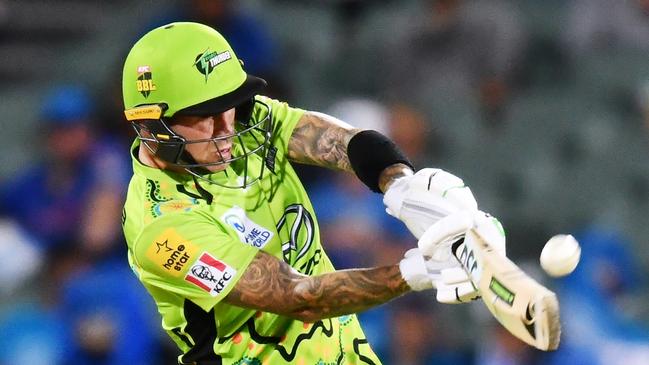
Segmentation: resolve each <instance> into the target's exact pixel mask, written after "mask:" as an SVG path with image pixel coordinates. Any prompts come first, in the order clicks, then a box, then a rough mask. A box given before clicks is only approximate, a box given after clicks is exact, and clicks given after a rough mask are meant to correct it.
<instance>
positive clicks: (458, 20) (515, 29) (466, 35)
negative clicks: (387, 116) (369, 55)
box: [384, 0, 525, 124]
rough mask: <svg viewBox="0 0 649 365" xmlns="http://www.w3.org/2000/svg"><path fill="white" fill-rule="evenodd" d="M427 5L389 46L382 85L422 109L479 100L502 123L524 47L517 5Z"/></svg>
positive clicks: (439, 0) (455, 0)
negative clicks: (405, 34)
mask: <svg viewBox="0 0 649 365" xmlns="http://www.w3.org/2000/svg"><path fill="white" fill-rule="evenodd" d="M425 4H426V5H425V9H424V10H423V11H422V13H421V14H420V15H419V19H415V20H413V21H412V22H411V24H412V28H411V29H410V30H409V32H408V35H407V36H406V37H405V39H400V40H399V41H398V43H397V44H392V43H389V44H386V47H387V49H386V50H385V53H386V55H387V56H386V58H387V60H388V64H387V71H388V74H387V76H388V77H387V79H386V82H387V83H386V85H385V87H384V89H385V90H389V93H390V94H391V96H392V98H393V99H397V100H404V101H408V102H410V103H414V105H416V106H417V107H419V108H421V109H422V110H424V111H433V112H434V111H435V108H444V107H447V106H450V105H458V104H459V105H465V107H466V105H467V103H468V105H469V106H470V105H472V104H474V103H475V104H478V105H480V108H481V110H482V117H483V121H485V122H487V123H489V124H491V123H497V122H499V121H500V118H501V115H500V114H501V112H502V109H503V108H504V106H505V103H506V101H507V97H508V94H509V89H510V87H511V82H512V78H513V76H514V71H515V67H516V65H517V64H518V61H519V58H520V57H521V56H522V51H523V47H524V45H525V44H524V42H523V41H524V36H523V29H522V28H521V25H520V24H519V15H518V14H517V13H516V10H515V8H513V7H511V6H509V4H508V3H506V2H504V1H464V0H427V1H426V2H425ZM434 114H438V113H434Z"/></svg>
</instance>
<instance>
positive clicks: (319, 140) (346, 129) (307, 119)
mask: <svg viewBox="0 0 649 365" xmlns="http://www.w3.org/2000/svg"><path fill="white" fill-rule="evenodd" d="M360 131H361V130H360V129H356V128H354V127H352V126H351V125H349V124H347V123H345V122H343V121H342V120H340V119H337V118H334V117H332V116H330V115H327V114H323V113H318V112H306V113H304V115H303V116H302V118H300V120H299V121H298V122H297V125H296V126H295V129H294V130H293V134H292V135H291V139H290V140H289V143H288V157H289V158H290V159H291V160H292V161H295V162H298V163H303V164H308V165H316V166H322V167H327V168H330V169H334V170H343V171H347V172H352V166H351V164H350V163H349V158H348V157H347V145H348V144H349V140H350V139H352V137H353V136H354V135H355V134H356V133H358V132H360Z"/></svg>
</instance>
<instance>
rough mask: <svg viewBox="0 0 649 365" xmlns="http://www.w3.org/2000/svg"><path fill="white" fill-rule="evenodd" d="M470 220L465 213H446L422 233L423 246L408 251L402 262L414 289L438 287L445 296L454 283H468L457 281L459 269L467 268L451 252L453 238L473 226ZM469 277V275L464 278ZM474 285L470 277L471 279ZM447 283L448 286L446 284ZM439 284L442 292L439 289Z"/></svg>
mask: <svg viewBox="0 0 649 365" xmlns="http://www.w3.org/2000/svg"><path fill="white" fill-rule="evenodd" d="M471 223H472V222H471V220H470V219H469V218H467V216H466V215H464V214H454V215H450V216H447V217H445V218H443V219H441V220H439V221H438V222H437V223H435V224H434V225H433V226H431V227H430V228H429V229H428V230H427V231H426V232H425V233H424V234H423V235H422V238H421V239H420V240H419V241H420V244H419V246H420V248H413V249H410V250H408V251H407V252H406V254H405V255H404V258H403V260H401V262H400V263H399V268H400V269H401V275H402V276H403V278H404V279H405V280H406V282H407V283H408V285H409V286H410V288H412V290H415V291H421V290H426V289H432V288H435V287H437V289H438V296H440V295H441V297H440V298H446V296H448V294H447V293H446V292H447V291H448V290H450V286H452V285H460V284H463V287H465V286H466V283H462V282H461V281H462V280H460V281H458V277H459V276H458V273H457V269H459V270H460V272H464V271H463V270H462V269H461V267H460V266H459V262H458V261H457V259H455V257H454V256H453V254H452V252H451V245H452V244H453V242H455V241H457V240H458V239H461V238H462V237H463V235H464V234H465V232H466V231H467V229H469V228H470V227H471ZM421 247H426V249H427V250H428V251H427V252H428V255H425V256H424V255H422V251H421V250H420V249H421ZM467 280H469V279H468V277H466V279H465V280H464V281H467ZM468 284H469V286H471V284H470V281H469V282H468ZM444 285H447V286H449V288H446V287H445V286H444ZM440 287H441V288H442V292H440Z"/></svg>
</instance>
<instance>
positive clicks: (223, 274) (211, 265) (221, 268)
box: [185, 252, 237, 297]
mask: <svg viewBox="0 0 649 365" xmlns="http://www.w3.org/2000/svg"><path fill="white" fill-rule="evenodd" d="M236 273H237V271H236V270H235V269H234V268H233V267H231V266H229V265H228V264H226V263H224V262H223V261H219V260H217V259H215V258H214V257H213V256H212V255H210V254H209V253H207V252H203V253H202V254H201V255H200V257H199V258H198V260H196V262H194V264H193V265H192V266H191V268H190V269H189V272H188V273H187V275H186V276H185V280H186V281H188V282H190V283H192V284H194V285H196V286H198V287H199V288H201V289H203V290H204V291H206V292H208V293H210V295H211V296H213V297H215V296H217V295H219V294H221V292H223V290H224V289H225V288H226V287H227V286H228V284H230V282H231V281H232V279H233V278H234V276H235V275H236Z"/></svg>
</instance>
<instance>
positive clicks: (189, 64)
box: [122, 22, 272, 187]
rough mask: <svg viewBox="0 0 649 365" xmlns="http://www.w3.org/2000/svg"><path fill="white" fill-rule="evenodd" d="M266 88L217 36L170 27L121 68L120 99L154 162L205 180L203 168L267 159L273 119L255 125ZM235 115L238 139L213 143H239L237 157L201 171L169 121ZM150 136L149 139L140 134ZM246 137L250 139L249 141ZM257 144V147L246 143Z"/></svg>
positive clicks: (204, 29) (153, 34) (148, 38)
mask: <svg viewBox="0 0 649 365" xmlns="http://www.w3.org/2000/svg"><path fill="white" fill-rule="evenodd" d="M265 86H266V82H265V81H264V80H263V79H260V78H258V77H255V76H251V75H248V74H246V72H245V71H244V70H243V68H242V62H241V61H239V59H238V58H237V57H236V55H235V53H234V51H233V50H232V48H231V47H230V45H229V44H228V42H227V41H226V40H225V38H223V36H222V35H221V34H219V33H218V32H217V31H216V30H214V29H212V28H210V27H208V26H206V25H203V24H198V23H188V22H180V23H171V24H168V25H165V26H162V27H159V28H156V29H154V30H152V31H150V32H149V33H147V34H145V35H144V36H143V37H142V38H141V39H140V40H138V41H137V42H136V43H135V45H134V46H133V48H132V49H131V51H130V52H129V54H128V56H127V57H126V61H125V62H124V70H123V74H122V93H123V98H124V107H125V115H126V118H127V120H128V121H130V122H131V123H132V125H133V127H134V128H135V130H136V132H137V134H138V138H139V139H140V140H141V141H142V143H143V144H144V146H145V147H146V148H148V149H149V150H150V151H151V152H152V153H154V154H155V155H156V156H157V157H159V158H161V159H163V160H165V161H167V162H170V163H172V164H175V165H177V166H180V167H184V168H185V169H186V170H187V171H188V172H190V173H192V174H193V175H194V176H196V177H199V178H202V179H206V180H208V181H209V182H214V183H216V182H215V181H212V180H210V179H209V178H205V177H204V176H205V174H206V172H207V169H204V167H206V166H213V165H219V164H225V163H227V164H230V163H233V162H235V161H239V162H244V163H245V165H246V166H247V162H248V158H249V157H250V155H251V154H257V155H260V156H261V157H262V158H264V157H265V155H266V153H267V151H268V148H269V147H270V146H269V144H270V132H271V130H272V126H271V120H272V118H271V115H270V108H269V107H268V106H267V105H265V104H264V105H262V106H264V107H265V108H266V109H267V112H266V113H265V114H264V117H263V118H258V120H256V121H254V122H253V121H252V118H251V115H252V111H253V107H254V104H255V103H260V102H259V101H256V100H255V98H254V96H255V95H256V94H257V93H258V92H259V91H261V90H262V89H263V88H264V87H265ZM233 107H234V108H236V117H235V118H236V119H237V126H236V132H235V133H234V134H232V135H229V136H219V137H216V138H214V139H213V140H212V142H214V143H216V140H222V139H224V138H231V139H233V143H235V144H236V143H239V145H240V146H239V147H240V148H239V149H238V151H239V153H238V155H236V156H235V155H234V153H233V155H232V157H231V158H229V159H227V160H224V159H220V160H218V161H213V162H210V163H203V164H198V163H196V162H195V161H194V160H193V158H192V157H191V156H190V155H189V153H187V152H186V151H185V148H184V147H185V146H186V145H187V144H190V143H205V140H202V141H191V140H186V139H185V138H183V137H182V136H180V135H178V134H176V133H174V132H173V130H172V129H171V128H170V127H169V120H170V118H171V117H173V116H174V115H199V116H207V115H216V114H219V113H222V112H224V111H226V110H229V109H231V108H233ZM143 131H145V132H146V133H143ZM247 137H249V138H247ZM244 139H246V140H253V141H255V143H257V144H258V145H257V146H250V144H249V143H244V141H243V140H244ZM242 171H243V172H245V176H244V179H243V183H242V184H241V186H227V187H245V186H247V185H249V184H250V183H252V182H254V181H257V180H258V179H259V178H260V177H261V175H262V174H263V164H262V171H260V172H259V174H258V175H257V176H249V175H250V172H249V171H248V168H246V167H244V168H243V169H242Z"/></svg>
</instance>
